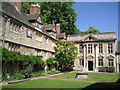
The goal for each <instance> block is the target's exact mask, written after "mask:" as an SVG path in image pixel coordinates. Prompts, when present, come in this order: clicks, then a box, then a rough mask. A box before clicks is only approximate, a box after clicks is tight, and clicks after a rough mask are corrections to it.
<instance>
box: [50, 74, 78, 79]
mask: <svg viewBox="0 0 120 90" xmlns="http://www.w3.org/2000/svg"><path fill="white" fill-rule="evenodd" d="M75 76H76V73H75V72H72V73H64V74H61V75H56V76H51V77H53V78H65V79H72V78H74V77H75Z"/></svg>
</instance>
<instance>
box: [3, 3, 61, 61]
mask: <svg viewBox="0 0 120 90" xmlns="http://www.w3.org/2000/svg"><path fill="white" fill-rule="evenodd" d="M16 3H20V2H16ZM14 5H18V6H20V5H19V4H15V2H14V3H8V2H2V10H1V15H2V17H3V18H2V37H3V38H2V39H3V41H2V42H3V44H4V48H6V49H8V50H9V51H13V52H20V53H21V54H25V55H35V56H42V57H43V60H46V59H47V58H49V57H54V54H53V53H54V52H55V50H54V47H55V42H56V41H58V39H57V34H58V33H59V31H58V30H60V24H56V25H54V24H51V25H43V24H42V22H41V18H40V7H39V6H38V5H32V6H31V7H30V14H29V15H26V14H23V13H21V12H20V11H19V10H18V9H17V6H14ZM36 9H37V10H36ZM57 32H58V33H57Z"/></svg>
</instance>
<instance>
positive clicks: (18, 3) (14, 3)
mask: <svg viewBox="0 0 120 90" xmlns="http://www.w3.org/2000/svg"><path fill="white" fill-rule="evenodd" d="M17 1H18V2H10V3H11V4H12V5H14V6H15V7H17V9H18V11H19V12H20V11H21V0H17Z"/></svg>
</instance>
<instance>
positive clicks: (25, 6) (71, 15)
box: [22, 2, 79, 34]
mask: <svg viewBox="0 0 120 90" xmlns="http://www.w3.org/2000/svg"><path fill="white" fill-rule="evenodd" d="M31 4H35V3H33V2H23V3H22V12H25V13H27V14H28V13H29V9H30V5H31ZM38 4H39V5H40V6H41V7H40V8H41V17H42V20H43V24H56V23H60V26H61V32H65V33H66V34H76V33H78V32H79V30H78V29H77V27H76V26H75V24H74V23H75V21H76V15H77V13H76V12H75V11H74V8H73V7H72V5H73V4H74V3H73V2H40V3H38Z"/></svg>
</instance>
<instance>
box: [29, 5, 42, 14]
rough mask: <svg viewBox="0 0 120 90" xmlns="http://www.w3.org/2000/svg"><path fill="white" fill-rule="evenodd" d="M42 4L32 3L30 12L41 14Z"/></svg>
mask: <svg viewBox="0 0 120 90" xmlns="http://www.w3.org/2000/svg"><path fill="white" fill-rule="evenodd" d="M39 13H40V6H39V5H38V4H32V5H31V7H30V14H39Z"/></svg>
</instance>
